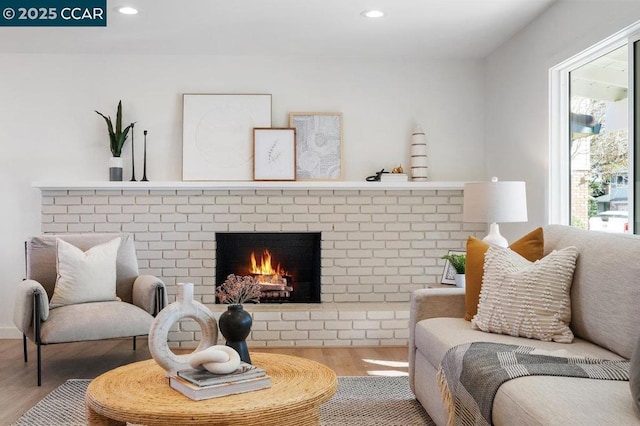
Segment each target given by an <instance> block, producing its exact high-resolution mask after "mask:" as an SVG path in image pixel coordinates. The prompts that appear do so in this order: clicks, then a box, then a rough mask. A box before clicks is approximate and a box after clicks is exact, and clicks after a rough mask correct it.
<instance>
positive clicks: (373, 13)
mask: <svg viewBox="0 0 640 426" xmlns="http://www.w3.org/2000/svg"><path fill="white" fill-rule="evenodd" d="M360 15H362V16H364V17H365V18H382V17H383V16H384V12H383V11H381V10H365V11H364V12H362V13H361V14H360Z"/></svg>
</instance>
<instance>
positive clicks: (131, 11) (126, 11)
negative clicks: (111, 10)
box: [118, 6, 138, 15]
mask: <svg viewBox="0 0 640 426" xmlns="http://www.w3.org/2000/svg"><path fill="white" fill-rule="evenodd" d="M118 12H120V13H122V14H123V15H137V14H138V9H136V8H135V7H131V6H123V7H119V8H118Z"/></svg>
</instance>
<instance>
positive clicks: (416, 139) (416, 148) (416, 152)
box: [411, 126, 427, 182]
mask: <svg viewBox="0 0 640 426" xmlns="http://www.w3.org/2000/svg"><path fill="white" fill-rule="evenodd" d="M411 180H414V181H418V182H420V181H426V180H427V137H426V136H425V134H424V130H422V127H420V126H418V127H416V130H414V132H413V134H412V135H411Z"/></svg>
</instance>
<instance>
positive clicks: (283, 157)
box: [253, 128, 296, 180]
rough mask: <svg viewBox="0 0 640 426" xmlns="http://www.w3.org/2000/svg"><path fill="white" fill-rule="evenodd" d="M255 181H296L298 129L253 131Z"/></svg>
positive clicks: (257, 129)
mask: <svg viewBox="0 0 640 426" xmlns="http://www.w3.org/2000/svg"><path fill="white" fill-rule="evenodd" d="M253 180H296V129H289V128H254V129H253Z"/></svg>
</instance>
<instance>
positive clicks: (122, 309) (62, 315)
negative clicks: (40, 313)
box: [41, 301, 153, 343]
mask: <svg viewBox="0 0 640 426" xmlns="http://www.w3.org/2000/svg"><path fill="white" fill-rule="evenodd" d="M80 319H81V320H82V327H78V320H80ZM152 322H153V317H152V316H151V315H150V314H149V313H147V312H145V311H144V310H142V309H140V308H138V307H137V306H135V305H132V304H130V303H126V302H118V301H116V302H94V303H81V304H78V305H67V306H61V307H59V308H56V309H52V310H51V311H50V313H49V319H48V320H47V321H45V322H43V323H42V328H41V335H42V343H63V342H79V341H84V340H102V339H113V338H116V337H130V336H141V335H145V334H149V328H150V327H151V323H152Z"/></svg>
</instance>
